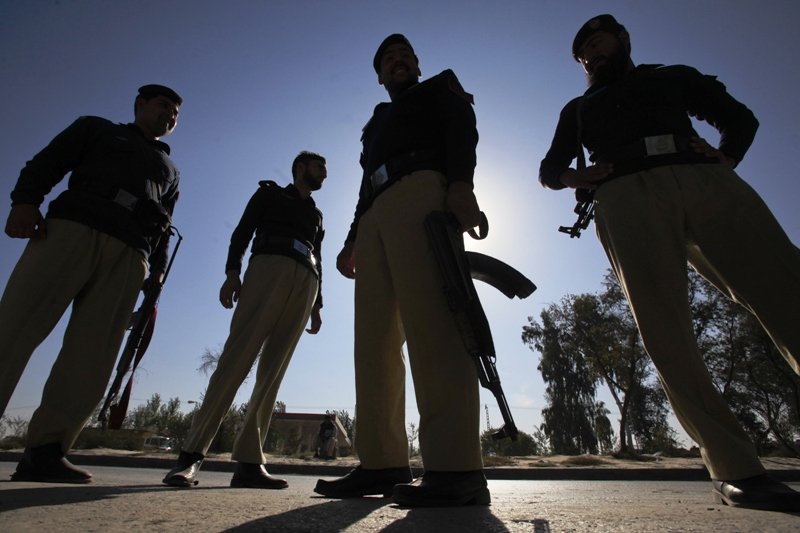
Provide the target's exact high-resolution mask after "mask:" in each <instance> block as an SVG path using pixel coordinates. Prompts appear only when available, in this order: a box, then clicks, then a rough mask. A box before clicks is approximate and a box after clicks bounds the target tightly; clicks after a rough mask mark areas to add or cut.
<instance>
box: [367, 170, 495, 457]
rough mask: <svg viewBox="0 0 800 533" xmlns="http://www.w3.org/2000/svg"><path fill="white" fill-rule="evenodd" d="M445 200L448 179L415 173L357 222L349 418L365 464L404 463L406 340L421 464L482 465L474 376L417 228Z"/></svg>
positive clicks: (422, 233) (428, 250)
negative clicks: (353, 382)
mask: <svg viewBox="0 0 800 533" xmlns="http://www.w3.org/2000/svg"><path fill="white" fill-rule="evenodd" d="M444 198H445V182H444V176H442V175H441V174H440V173H437V172H433V171H419V172H414V173H412V174H409V175H407V176H405V177H403V178H402V179H401V180H400V181H399V182H398V183H396V184H394V185H392V186H391V187H390V188H389V189H388V190H386V191H385V192H383V193H382V194H381V195H380V196H378V198H377V199H376V200H375V202H374V203H373V204H372V206H371V207H370V208H369V209H368V210H367V212H366V213H365V214H364V216H362V218H361V220H360V221H359V224H358V235H357V238H356V243H355V259H356V287H355V371H356V417H355V420H356V448H357V449H358V455H359V458H360V460H361V464H362V465H363V467H364V468H368V469H379V468H393V467H402V466H406V465H408V439H407V437H406V428H405V364H404V358H403V351H402V346H403V342H404V341H406V342H407V346H408V355H409V360H410V366H411V373H412V377H413V380H414V390H415V394H416V399H417V407H418V408H419V414H420V422H419V442H420V451H421V453H422V459H423V462H424V465H425V468H426V469H427V470H434V471H436V470H441V471H466V470H479V469H481V468H482V467H483V465H482V459H481V449H480V435H479V424H480V420H479V417H480V398H479V393H478V377H477V374H476V371H475V367H474V363H473V362H472V360H471V359H470V356H469V354H468V353H467V352H466V350H465V348H464V345H463V342H462V340H461V337H460V335H459V333H458V330H457V328H456V323H455V319H454V318H453V315H452V314H451V313H450V311H449V309H448V307H447V303H446V301H445V297H444V294H443V292H442V278H441V274H440V273H439V269H438V266H437V265H436V262H435V259H434V256H433V252H432V250H431V248H430V246H429V244H428V240H427V236H426V234H425V230H424V227H423V221H424V219H425V216H426V215H427V214H428V213H429V212H431V211H433V210H441V209H443V207H444Z"/></svg>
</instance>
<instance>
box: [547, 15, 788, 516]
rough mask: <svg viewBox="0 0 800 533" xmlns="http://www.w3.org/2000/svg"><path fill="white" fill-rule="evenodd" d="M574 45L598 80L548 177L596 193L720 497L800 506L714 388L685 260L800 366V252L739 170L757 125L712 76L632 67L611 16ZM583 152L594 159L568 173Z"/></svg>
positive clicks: (636, 308)
mask: <svg viewBox="0 0 800 533" xmlns="http://www.w3.org/2000/svg"><path fill="white" fill-rule="evenodd" d="M572 52H573V55H574V57H575V59H576V60H577V61H579V62H580V63H581V65H582V66H583V68H584V70H585V72H586V75H587V77H588V80H589V85H590V86H589V89H588V90H587V91H586V93H585V94H584V95H583V96H580V97H578V98H575V99H573V100H572V101H570V102H569V103H568V104H567V105H566V106H565V107H564V109H563V110H562V111H561V116H560V118H559V121H558V126H557V127H556V132H555V137H554V138H553V143H552V146H551V147H550V150H549V151H548V152H547V155H546V156H545V158H544V160H543V161H542V163H541V168H540V174H539V178H540V180H541V182H542V184H543V185H544V186H545V187H548V188H551V189H563V188H565V187H571V188H585V189H591V190H593V191H594V201H595V212H596V221H597V235H598V238H599V239H600V242H601V244H602V245H603V248H604V249H605V251H606V254H607V255H608V258H609V260H610V262H611V266H612V268H613V269H614V272H615V273H616V275H617V278H618V279H619V282H620V284H621V286H622V288H623V290H624V291H625V295H626V297H627V299H628V303H629V304H630V307H631V310H632V312H633V315H634V317H635V318H636V323H637V325H638V327H639V331H640V332H641V335H642V340H643V342H644V346H645V348H646V350H647V352H648V354H649V355H650V357H651V358H652V360H653V363H654V364H655V366H656V368H657V369H658V373H659V377H660V379H661V383H662V385H663V387H664V391H665V392H666V394H667V396H668V397H669V399H670V402H671V404H672V407H673V409H674V411H675V414H676V416H677V417H678V420H679V421H680V422H681V424H682V425H683V427H684V429H685V430H686V432H687V433H688V434H689V436H690V437H691V438H692V439H694V440H695V441H697V442H698V443H699V445H700V449H701V452H702V455H703V459H704V461H705V464H706V466H707V467H708V470H709V473H710V474H711V478H712V480H713V491H714V494H715V496H716V497H717V499H718V501H721V502H724V503H726V504H729V505H733V506H743V507H752V508H757V509H772V510H800V494H798V493H797V492H794V491H792V490H791V489H790V488H788V487H787V486H786V485H783V484H782V483H779V482H778V481H776V480H774V479H772V478H770V477H769V476H768V475H766V474H765V471H764V467H763V466H762V465H761V462H760V461H759V459H758V457H757V456H756V452H755V449H754V447H753V444H752V443H751V442H750V439H749V438H748V437H747V434H746V433H745V432H744V431H743V430H742V428H741V426H740V424H739V423H738V422H737V420H736V417H735V416H734V415H733V413H731V410H730V408H729V407H728V405H727V404H726V402H725V400H724V399H723V397H722V396H721V395H720V394H719V392H718V391H717V390H716V388H715V387H714V385H713V383H712V382H711V378H710V377H709V374H708V371H707V369H706V367H705V365H704V363H703V358H702V356H701V354H700V352H699V350H698V347H697V343H696V339H695V336H694V330H693V327H692V318H691V314H690V310H689V304H688V298H687V290H688V288H687V275H686V263H687V260H688V262H689V264H691V265H692V267H693V268H694V269H695V270H696V271H697V272H698V273H700V274H701V275H702V276H703V277H705V278H706V279H707V280H708V281H710V282H711V283H712V284H714V285H715V286H716V287H717V288H718V289H719V290H720V291H722V292H723V293H725V294H726V295H728V296H729V297H731V298H733V299H734V300H735V301H737V302H739V303H741V304H742V305H744V306H745V307H747V308H748V309H749V310H750V311H752V312H753V313H754V314H755V315H756V317H758V319H759V320H760V321H761V323H762V324H763V325H764V327H765V328H766V330H767V331H768V332H769V334H770V336H771V337H772V339H773V340H774V341H775V344H776V345H777V347H778V350H779V351H780V352H781V353H782V354H783V356H784V357H785V358H786V360H787V361H788V362H789V364H790V365H791V366H792V368H794V370H795V371H800V366H799V365H798V354H800V329H798V328H797V323H796V322H797V318H798V317H800V252H798V249H797V248H796V247H795V246H794V245H793V244H792V243H791V242H790V240H789V239H788V237H787V236H786V234H785V233H784V231H783V230H782V229H781V227H780V225H779V224H778V222H777V221H776V220H775V218H774V217H773V215H772V213H771V212H770V211H769V209H768V208H767V206H766V205H765V204H764V202H763V201H762V200H761V198H759V196H758V195H757V194H756V193H755V192H754V191H753V190H752V189H751V188H750V187H749V186H748V185H747V184H746V183H745V182H744V181H743V180H742V179H741V178H739V176H738V175H737V174H736V173H735V172H734V171H733V167H735V166H736V164H737V163H738V162H739V161H741V159H742V158H743V157H744V155H745V153H746V151H747V149H748V148H749V147H750V144H751V142H752V140H753V138H754V136H755V132H756V129H757V127H758V122H757V121H756V119H755V117H754V116H753V114H752V113H751V112H750V110H749V109H747V107H745V106H744V105H742V104H741V103H739V102H738V101H736V100H735V99H734V98H733V97H731V96H730V95H729V94H728V92H727V91H726V89H725V86H724V85H723V84H722V83H720V82H719V81H717V80H716V78H715V77H714V76H708V75H703V74H701V73H700V72H698V71H697V70H695V69H693V68H691V67H687V66H682V65H675V66H660V65H639V66H634V64H633V62H632V61H631V58H630V36H629V35H628V32H627V31H626V30H625V28H624V27H623V26H622V25H620V24H619V23H618V22H617V21H616V20H615V19H614V18H613V17H612V16H611V15H600V16H597V17H594V18H592V19H591V20H589V21H588V22H587V23H586V24H584V26H583V27H582V28H581V29H580V31H579V32H578V34H577V35H576V37H575V40H574V42H573V46H572ZM690 116H696V117H697V118H702V119H704V120H706V121H707V122H708V123H709V124H711V125H713V126H714V127H715V128H716V129H717V130H718V131H719V132H720V134H721V136H720V144H719V148H713V147H711V146H710V145H708V144H707V143H706V142H705V141H703V140H702V139H700V138H699V137H698V136H697V133H696V132H695V130H694V129H693V127H692V123H691V119H690V118H689V117H690ZM583 146H585V147H586V148H587V149H588V151H589V154H590V160H591V162H592V163H593V164H592V165H590V166H588V167H586V168H578V169H577V170H576V169H572V168H569V165H570V163H571V162H572V160H573V159H574V158H575V157H576V156H577V155H578V153H579V151H580V150H582V147H583Z"/></svg>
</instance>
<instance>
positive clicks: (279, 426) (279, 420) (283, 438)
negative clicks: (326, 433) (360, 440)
mask: <svg viewBox="0 0 800 533" xmlns="http://www.w3.org/2000/svg"><path fill="white" fill-rule="evenodd" d="M327 416H328V415H327V414H317V413H273V414H272V422H271V423H270V426H269V431H270V433H272V432H274V433H275V437H274V438H268V439H267V441H268V442H277V444H278V448H279V449H277V450H274V451H276V452H279V453H284V454H286V455H295V454H300V453H303V452H310V453H314V445H315V443H316V438H317V434H318V433H319V425H320V423H321V422H322V421H323V420H324V419H325V418H326V417H327ZM334 424H335V425H336V430H337V431H336V449H337V453H338V455H339V456H340V457H341V456H347V455H350V454H352V453H353V443H352V441H351V440H350V436H349V435H348V434H347V431H345V429H344V426H342V423H341V421H339V418H338V417H336V416H334Z"/></svg>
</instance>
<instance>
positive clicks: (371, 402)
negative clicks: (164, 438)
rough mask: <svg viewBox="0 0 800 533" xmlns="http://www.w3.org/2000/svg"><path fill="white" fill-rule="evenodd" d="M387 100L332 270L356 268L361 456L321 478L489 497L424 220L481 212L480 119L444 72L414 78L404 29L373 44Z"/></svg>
mask: <svg viewBox="0 0 800 533" xmlns="http://www.w3.org/2000/svg"><path fill="white" fill-rule="evenodd" d="M373 67H374V69H375V72H376V74H377V75H378V83H379V84H381V85H383V87H384V88H385V89H386V91H387V92H388V94H389V98H390V99H391V102H384V103H381V104H378V106H377V107H376V108H375V111H374V113H373V116H372V119H371V120H370V121H369V123H368V124H367V125H366V126H365V128H364V132H363V136H362V144H363V149H362V153H361V161H360V162H361V166H362V168H363V171H364V173H363V178H362V183H361V190H360V193H359V198H358V203H357V205H356V210H355V216H354V220H353V223H352V225H351V227H350V233H349V234H348V236H347V239H346V241H345V244H344V248H343V249H342V251H341V252H340V253H339V255H338V257H337V264H336V266H337V269H338V270H339V272H340V273H341V274H343V275H344V276H345V277H348V278H354V279H355V372H356V417H355V419H356V431H355V432H356V447H357V449H358V455H359V458H360V460H361V464H360V465H359V466H358V467H357V468H356V469H355V470H353V471H352V472H351V473H349V474H348V475H346V476H344V477H342V478H339V479H335V480H331V481H326V480H320V481H319V482H318V483H317V486H316V488H315V491H316V492H317V493H319V494H322V495H325V496H329V497H333V498H347V497H358V496H365V495H373V494H380V495H383V496H392V497H393V499H394V501H395V502H396V503H397V504H399V505H401V506H406V507H417V506H458V505H469V504H481V505H486V504H488V503H489V500H490V495H489V490H488V488H487V483H486V478H485V477H484V475H483V463H482V458H481V448H480V435H479V430H480V427H479V425H480V420H479V417H480V405H479V395H478V380H477V375H476V373H475V368H474V365H473V362H472V361H471V359H470V356H469V354H468V353H467V352H466V350H465V348H464V344H463V342H462V339H461V336H460V335H459V332H458V329H457V326H456V322H455V319H454V317H453V315H452V314H451V312H450V311H449V309H448V306H447V302H446V300H445V297H444V294H443V293H442V281H441V274H440V273H439V270H438V267H437V265H436V263H435V259H434V255H433V252H432V250H431V248H430V245H429V244H428V240H427V237H426V234H425V231H424V226H423V221H424V219H425V217H426V215H428V214H429V213H430V212H431V211H442V210H446V211H449V212H451V213H452V214H453V215H454V216H455V217H456V219H457V220H458V222H459V223H460V224H461V226H462V227H463V228H464V229H465V230H466V229H470V228H473V227H475V226H476V225H478V222H479V220H480V210H479V208H478V202H477V200H476V198H475V195H474V194H473V191H472V189H473V183H472V180H473V173H474V170H475V148H476V146H477V143H478V132H477V129H476V126H475V114H474V112H473V110H472V97H471V95H469V94H467V93H466V92H464V90H463V89H462V88H461V85H460V83H459V82H458V79H457V78H456V76H455V74H453V72H452V71H450V70H446V71H444V72H442V73H441V74H438V75H437V76H434V77H432V78H430V79H428V80H426V81H423V82H420V81H419V77H420V75H421V72H420V70H419V61H418V58H417V56H416V54H415V53H414V49H413V48H412V46H411V43H410V42H409V41H408V39H406V38H405V37H404V36H403V35H401V34H393V35H390V36H389V37H387V38H386V39H385V40H384V41H383V42H382V43H381V45H380V46H379V47H378V50H377V52H376V54H375V58H374V60H373ZM404 343H406V346H407V349H408V357H409V362H410V366H411V372H412V377H413V380H414V388H415V391H416V398H417V406H418V408H419V413H420V423H419V429H420V431H419V442H420V451H421V454H422V460H423V463H424V466H425V474H424V475H423V476H422V478H420V479H418V480H416V481H414V482H413V483H412V482H411V481H412V476H411V470H410V469H409V464H408V440H407V437H406V432H405V394H404V393H405V363H404V357H403V344H404Z"/></svg>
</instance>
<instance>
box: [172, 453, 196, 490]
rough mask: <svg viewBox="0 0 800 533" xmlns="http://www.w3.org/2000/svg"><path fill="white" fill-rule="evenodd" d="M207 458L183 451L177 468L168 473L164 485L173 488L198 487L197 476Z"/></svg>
mask: <svg viewBox="0 0 800 533" xmlns="http://www.w3.org/2000/svg"><path fill="white" fill-rule="evenodd" d="M204 458H205V456H204V455H203V454H201V453H189V452H184V451H181V453H180V455H178V460H177V461H176V462H175V468H173V469H172V470H170V471H169V472H167V475H166V476H164V479H163V480H162V483H165V484H167V485H170V486H172V487H191V486H193V485H197V483H198V481H197V474H198V473H199V472H200V465H202V464H203V459H204Z"/></svg>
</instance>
